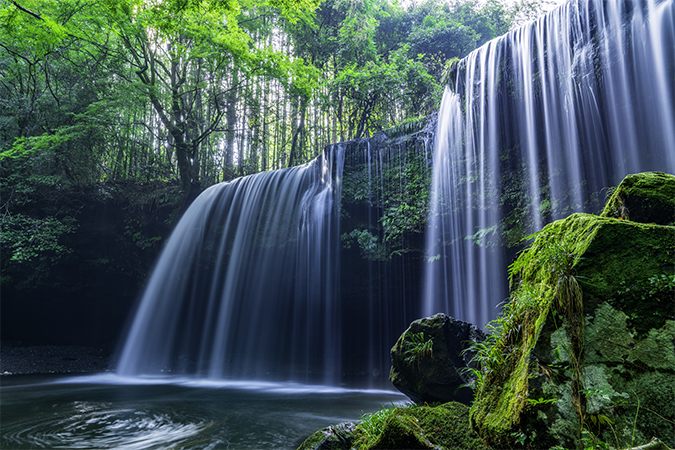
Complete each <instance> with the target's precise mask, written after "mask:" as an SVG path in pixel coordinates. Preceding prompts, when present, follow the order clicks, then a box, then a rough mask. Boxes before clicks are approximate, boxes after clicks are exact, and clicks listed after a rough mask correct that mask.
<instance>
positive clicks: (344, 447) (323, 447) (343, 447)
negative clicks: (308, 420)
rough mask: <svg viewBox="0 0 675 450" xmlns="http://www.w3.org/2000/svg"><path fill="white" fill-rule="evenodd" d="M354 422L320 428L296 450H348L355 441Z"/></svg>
mask: <svg viewBox="0 0 675 450" xmlns="http://www.w3.org/2000/svg"><path fill="white" fill-rule="evenodd" d="M356 426H357V424H356V423H355V422H343V423H339V424H337V425H331V426H328V427H326V428H322V429H320V430H319V431H317V432H316V433H314V434H313V435H311V436H310V437H308V438H307V439H306V440H305V441H304V442H303V443H302V445H300V447H298V450H349V449H351V448H352V444H353V443H354V440H355V439H356Z"/></svg>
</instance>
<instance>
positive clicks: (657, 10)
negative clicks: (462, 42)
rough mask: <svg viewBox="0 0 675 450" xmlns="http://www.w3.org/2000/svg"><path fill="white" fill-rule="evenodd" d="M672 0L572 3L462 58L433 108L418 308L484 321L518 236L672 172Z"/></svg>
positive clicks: (502, 292)
mask: <svg viewBox="0 0 675 450" xmlns="http://www.w3.org/2000/svg"><path fill="white" fill-rule="evenodd" d="M674 22H675V6H674V2H673V1H672V0H665V1H657V0H647V1H643V0H632V1H624V0H575V1H571V2H568V3H566V4H564V5H562V6H561V7H559V8H557V9H555V10H553V11H552V12H551V13H549V14H547V15H545V16H543V17H542V18H540V19H539V20H536V21H534V22H532V23H529V24H527V25H524V26H522V27H520V28H518V29H516V30H514V31H512V32H510V33H508V34H507V35H505V36H503V37H501V38H498V39H495V40H493V41H490V42H488V43H487V44H485V45H484V46H483V47H481V48H480V49H478V50H476V51H474V52H473V53H471V54H470V55H469V56H467V57H466V58H465V59H464V60H462V61H460V62H459V64H458V68H457V71H456V76H455V77H454V78H453V79H452V82H451V84H452V85H453V87H454V89H447V90H446V93H445V96H444V98H443V104H442V106H441V111H440V113H439V123H438V130H437V134H436V141H435V148H434V158H435V159H434V174H433V188H432V189H433V193H432V218H431V220H430V222H429V228H428V232H427V252H428V260H429V265H428V270H427V273H426V279H425V293H424V306H423V315H430V314H433V313H436V312H446V313H448V314H450V315H453V316H455V317H456V318H458V319H461V320H465V321H469V322H472V323H474V324H476V325H479V326H484V325H485V324H486V323H488V322H489V321H490V320H492V319H494V318H495V317H496V315H497V313H498V304H499V303H500V302H502V301H503V300H504V299H505V298H506V297H507V295H508V294H507V288H506V281H507V276H506V267H507V265H508V264H509V263H510V262H511V258H512V257H513V256H514V254H515V251H516V250H517V249H518V248H519V245H520V242H519V241H520V239H521V238H523V237H525V236H527V235H529V234H531V233H532V232H534V231H537V230H540V229H541V228H542V226H543V225H544V224H545V223H548V222H550V221H552V220H556V219H560V218H564V217H566V216H567V215H569V214H570V213H573V212H595V213H598V212H599V209H600V208H601V206H602V204H603V203H604V198H605V195H606V192H607V188H608V187H610V186H615V185H617V184H618V183H619V182H620V181H621V179H622V178H623V177H624V176H626V175H627V174H630V173H636V172H643V171H651V170H656V171H664V172H669V173H675V111H674V109H675V97H674V96H675V87H674V86H675V26H674Z"/></svg>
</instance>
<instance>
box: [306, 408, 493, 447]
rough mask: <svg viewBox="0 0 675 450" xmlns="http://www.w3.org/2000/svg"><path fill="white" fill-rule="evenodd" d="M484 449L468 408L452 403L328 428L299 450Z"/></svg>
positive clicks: (402, 410)
mask: <svg viewBox="0 0 675 450" xmlns="http://www.w3.org/2000/svg"><path fill="white" fill-rule="evenodd" d="M353 448H358V449H361V450H375V449H430V448H433V449H447V450H453V449H456V450H460V449H461V450H473V449H476V450H478V449H481V450H482V449H483V445H482V443H481V441H480V439H479V438H478V435H477V434H476V433H475V432H473V431H472V430H471V427H470V426H469V407H468V406H466V405H463V404H461V403H456V402H449V403H445V404H442V405H439V406H428V405H426V406H415V405H407V406H398V407H392V408H386V409H383V410H381V411H378V412H376V413H374V414H372V415H370V416H364V420H363V421H362V422H358V423H354V422H347V423H344V424H339V425H334V426H330V427H326V428H324V429H322V430H319V431H317V432H316V433H314V434H313V435H312V436H310V437H309V438H308V439H307V440H306V441H305V442H303V444H302V445H301V446H300V447H299V449H298V450H322V449H323V450H326V449H331V450H349V449H353Z"/></svg>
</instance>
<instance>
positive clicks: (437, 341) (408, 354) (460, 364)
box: [389, 314, 485, 404]
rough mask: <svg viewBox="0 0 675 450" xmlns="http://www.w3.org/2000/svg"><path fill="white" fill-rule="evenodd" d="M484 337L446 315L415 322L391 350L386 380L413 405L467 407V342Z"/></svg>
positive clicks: (469, 395) (469, 392) (469, 398)
mask: <svg viewBox="0 0 675 450" xmlns="http://www.w3.org/2000/svg"><path fill="white" fill-rule="evenodd" d="M483 339H485V335H484V334H483V332H482V331H481V330H479V329H478V328H476V327H475V326H474V325H472V324H470V323H467V322H462V321H460V320H455V319H454V318H452V317H450V316H448V315H446V314H436V315H434V316H432V317H426V318H423V319H418V320H416V321H414V322H413V323H411V324H410V327H408V329H407V330H406V331H405V332H404V333H403V334H402V335H401V337H400V338H399V339H398V341H397V342H396V344H395V345H394V347H393V348H392V349H391V359H392V368H391V372H390V375H389V379H390V380H391V382H392V383H393V384H394V386H395V387H396V388H397V389H398V390H399V391H401V392H403V393H404V394H405V395H407V396H408V397H409V398H410V399H411V400H413V401H414V402H416V403H425V402H426V403H435V402H439V403H445V402H449V401H457V402H461V403H464V404H470V403H471V401H472V400H473V391H472V389H471V388H470V387H468V386H467V385H468V384H470V383H471V382H472V379H473V377H472V374H471V371H470V370H468V368H469V367H470V361H471V358H472V357H473V353H471V352H465V350H466V349H467V347H468V346H469V343H471V342H476V341H479V342H480V341H482V340H483Z"/></svg>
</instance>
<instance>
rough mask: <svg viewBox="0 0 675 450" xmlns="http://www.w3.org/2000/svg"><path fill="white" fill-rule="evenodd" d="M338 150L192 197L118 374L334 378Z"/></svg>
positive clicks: (128, 341)
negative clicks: (307, 162)
mask: <svg viewBox="0 0 675 450" xmlns="http://www.w3.org/2000/svg"><path fill="white" fill-rule="evenodd" d="M343 159H344V148H342V147H339V146H336V147H335V148H334V149H333V150H332V151H330V152H326V153H325V154H324V155H323V156H321V157H319V158H317V159H316V160H315V161H313V162H311V163H309V164H306V165H304V166H300V167H294V168H290V169H285V170H278V171H273V172H265V173H260V174H257V175H252V176H248V177H244V178H240V179H237V180H234V181H232V182H230V183H222V184H219V185H216V186H213V187H211V188H209V189H208V190H207V191H205V192H204V193H203V194H202V195H200V196H199V197H198V198H197V199H196V200H195V202H194V203H193V204H192V205H191V206H190V208H189V209H188V210H187V211H186V213H185V215H184V217H183V218H182V219H181V221H180V222H179V224H178V226H177V228H176V230H175V231H174V232H173V234H172V236H171V238H170V239H169V241H168V242H167V246H166V248H165V250H164V251H163V253H162V256H161V257H160V260H159V262H158V266H157V267H156V269H155V270H154V272H153V275H152V277H151V279H150V281H149V284H148V286H147V288H146V291H145V293H144V296H143V298H142V301H141V303H140V304H139V309H138V311H137V312H136V315H135V318H134V321H133V324H132V325H131V329H130V331H129V334H128V337H127V339H126V342H125V344H124V347H123V350H122V352H121V355H120V358H119V362H118V366H117V372H118V373H119V374H120V375H125V376H128V375H139V374H160V373H169V372H170V373H174V374H175V373H180V374H188V375H196V376H200V377H209V378H217V379H219V378H226V377H235V378H247V379H256V378H266V379H275V378H277V379H295V380H301V381H305V380H308V379H309V377H310V374H312V373H313V374H317V376H316V377H314V378H313V380H314V381H320V382H324V383H327V384H332V383H333V382H334V377H335V374H339V373H340V335H341V332H342V330H341V329H339V324H340V320H339V317H340V309H339V308H338V307H337V304H336V302H337V293H338V286H337V282H338V280H337V269H338V262H339V261H338V258H339V256H338V247H337V245H338V243H339V239H338V236H339V234H338V233H339V230H338V225H339V222H338V215H337V211H338V204H339V199H340V185H341V182H340V179H341V176H342V167H343Z"/></svg>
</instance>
